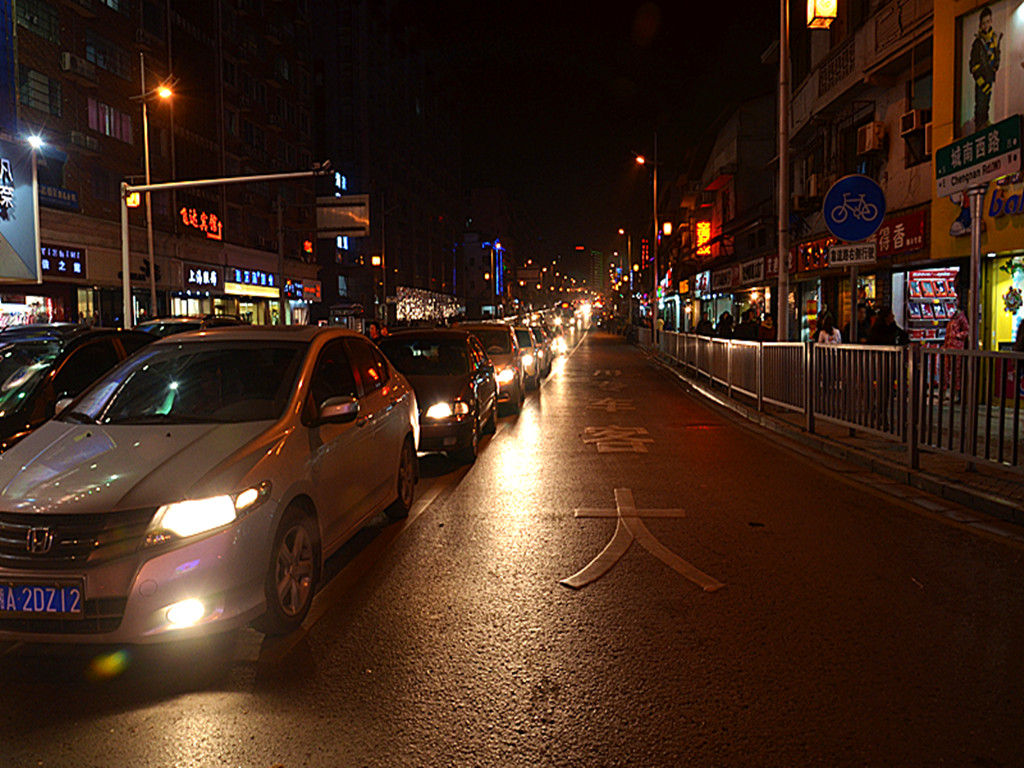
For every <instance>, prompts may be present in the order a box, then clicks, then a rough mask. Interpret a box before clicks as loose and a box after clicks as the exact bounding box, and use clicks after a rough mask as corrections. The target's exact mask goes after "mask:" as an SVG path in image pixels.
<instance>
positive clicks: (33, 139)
mask: <svg viewBox="0 0 1024 768" xmlns="http://www.w3.org/2000/svg"><path fill="white" fill-rule="evenodd" d="M28 145H29V146H30V147H32V149H39V148H40V147H41V146H43V140H42V138H41V137H39V136H29V137H28Z"/></svg>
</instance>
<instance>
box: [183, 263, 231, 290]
mask: <svg viewBox="0 0 1024 768" xmlns="http://www.w3.org/2000/svg"><path fill="white" fill-rule="evenodd" d="M182 277H183V281H184V283H185V289H186V290H189V291H222V290H224V273H223V268H222V267H215V266H211V265H210V264H196V263H193V262H185V264H184V274H183V276H182Z"/></svg>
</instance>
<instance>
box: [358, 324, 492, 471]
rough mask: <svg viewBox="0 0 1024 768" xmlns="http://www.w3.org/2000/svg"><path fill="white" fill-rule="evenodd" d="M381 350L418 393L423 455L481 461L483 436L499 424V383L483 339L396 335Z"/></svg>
mask: <svg viewBox="0 0 1024 768" xmlns="http://www.w3.org/2000/svg"><path fill="white" fill-rule="evenodd" d="M378 346H379V347H380V350H381V351H382V352H383V353H384V354H385V355H386V356H387V357H388V359H389V360H391V363H392V364H393V365H394V366H395V367H396V368H397V369H398V370H399V371H401V372H402V373H403V374H404V375H405V378H407V379H408V380H409V383H410V384H412V387H413V389H414V390H415V391H416V402H417V403H418V404H419V409H420V443H419V450H421V451H445V452H447V453H448V454H449V455H450V456H451V457H452V458H453V459H455V460H456V461H460V462H462V463H464V464H470V463H472V462H474V461H476V456H477V450H478V446H479V443H480V435H481V434H483V433H484V432H493V431H494V430H495V427H496V426H497V412H498V381H497V379H496V378H495V373H494V365H493V364H492V363H491V360H490V358H489V357H488V356H487V353H486V352H485V351H484V348H483V346H482V345H481V344H480V341H479V339H477V337H476V336H474V335H473V334H471V333H468V332H467V331H460V330H449V329H445V328H419V329H410V330H407V331H396V332H395V333H392V334H390V335H388V336H386V337H383V338H382V339H381V340H380V341H379V342H378Z"/></svg>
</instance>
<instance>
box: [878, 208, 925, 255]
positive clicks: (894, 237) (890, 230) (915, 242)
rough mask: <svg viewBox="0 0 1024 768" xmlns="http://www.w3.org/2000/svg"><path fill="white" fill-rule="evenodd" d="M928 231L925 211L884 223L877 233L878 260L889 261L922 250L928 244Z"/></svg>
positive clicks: (897, 217)
mask: <svg viewBox="0 0 1024 768" xmlns="http://www.w3.org/2000/svg"><path fill="white" fill-rule="evenodd" d="M926 231H927V230H926V229H925V212H924V211H917V212H916V213H908V214H907V215H906V216H896V217H894V218H892V219H888V220H887V221H883V222H882V226H881V227H879V229H878V231H877V232H876V233H875V245H876V246H878V258H879V259H887V258H889V257H890V256H895V255H896V254H899V253H910V252H911V251H919V250H921V249H922V248H924V247H925V243H926V242H927V234H926Z"/></svg>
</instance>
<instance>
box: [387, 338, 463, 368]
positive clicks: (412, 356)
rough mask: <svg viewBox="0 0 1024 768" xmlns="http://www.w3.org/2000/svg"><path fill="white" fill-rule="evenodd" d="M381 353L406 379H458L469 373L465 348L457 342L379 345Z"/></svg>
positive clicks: (389, 341) (395, 341) (399, 341)
mask: <svg viewBox="0 0 1024 768" xmlns="http://www.w3.org/2000/svg"><path fill="white" fill-rule="evenodd" d="M380 349H381V351H382V352H383V353H384V354H385V355H387V356H388V358H389V359H390V360H391V362H392V363H394V365H395V367H396V368H397V369H398V370H400V371H401V372H402V373H404V374H406V375H407V376H461V375H463V374H466V373H469V358H468V357H467V356H466V344H465V342H464V341H462V340H460V339H402V338H398V337H391V338H389V339H385V340H384V341H382V342H381V343H380Z"/></svg>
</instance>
